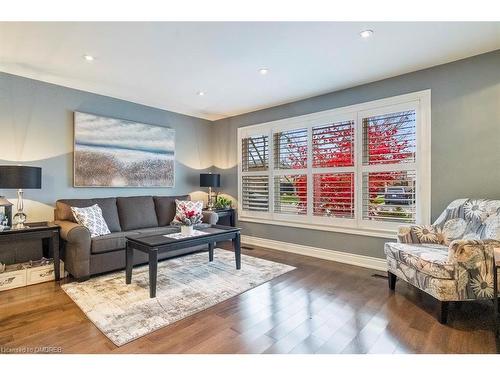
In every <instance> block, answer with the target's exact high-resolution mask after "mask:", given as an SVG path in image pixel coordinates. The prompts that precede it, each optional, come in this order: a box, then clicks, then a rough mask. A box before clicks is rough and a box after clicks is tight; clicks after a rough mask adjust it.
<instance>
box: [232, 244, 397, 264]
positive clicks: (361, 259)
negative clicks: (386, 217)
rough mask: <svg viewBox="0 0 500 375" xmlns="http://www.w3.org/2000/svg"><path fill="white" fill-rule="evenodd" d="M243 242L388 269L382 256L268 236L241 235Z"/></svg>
mask: <svg viewBox="0 0 500 375" xmlns="http://www.w3.org/2000/svg"><path fill="white" fill-rule="evenodd" d="M241 242H242V243H244V244H247V245H252V246H261V247H267V248H269V249H274V250H281V251H287V252H289V253H294V254H300V255H306V256H311V257H315V258H321V259H326V260H332V261H334V262H339V263H346V264H351V265H353V266H359V267H365V268H371V269H374V270H378V271H387V263H386V260H385V259H381V258H375V257H369V256H365V255H356V254H350V253H345V252H342V251H335V250H327V249H322V248H319V247H312V246H305V245H297V244H294V243H290V242H282V241H275V240H268V239H266V238H260V237H253V236H246V235H241Z"/></svg>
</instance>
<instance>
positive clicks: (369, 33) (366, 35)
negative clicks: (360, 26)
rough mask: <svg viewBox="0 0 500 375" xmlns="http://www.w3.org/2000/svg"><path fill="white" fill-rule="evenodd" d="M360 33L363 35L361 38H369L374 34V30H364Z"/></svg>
mask: <svg viewBox="0 0 500 375" xmlns="http://www.w3.org/2000/svg"><path fill="white" fill-rule="evenodd" d="M359 35H361V38H364V39H366V38H369V37H371V36H372V35H373V30H363V31H361V32H360V33H359Z"/></svg>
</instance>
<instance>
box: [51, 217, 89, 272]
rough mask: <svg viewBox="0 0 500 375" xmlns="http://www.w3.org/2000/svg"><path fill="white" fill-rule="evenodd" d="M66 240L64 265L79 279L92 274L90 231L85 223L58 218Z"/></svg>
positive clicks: (62, 235)
mask: <svg viewBox="0 0 500 375" xmlns="http://www.w3.org/2000/svg"><path fill="white" fill-rule="evenodd" d="M55 223H56V224H57V225H59V226H60V227H61V229H60V235H61V238H62V239H63V240H64V265H65V267H66V268H67V270H68V272H69V273H70V274H72V275H73V276H74V277H76V278H77V279H85V278H88V277H89V276H90V244H91V238H90V231H89V230H88V229H87V228H85V227H84V226H83V225H80V224H77V223H73V222H72V221H67V220H56V221H55Z"/></svg>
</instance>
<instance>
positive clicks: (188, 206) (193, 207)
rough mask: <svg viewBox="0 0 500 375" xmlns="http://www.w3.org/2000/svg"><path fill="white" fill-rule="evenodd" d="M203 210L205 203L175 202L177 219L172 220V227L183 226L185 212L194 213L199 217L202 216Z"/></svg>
mask: <svg viewBox="0 0 500 375" xmlns="http://www.w3.org/2000/svg"><path fill="white" fill-rule="evenodd" d="M202 210H203V201H180V200H178V199H176V200H175V217H174V220H172V223H171V224H172V225H180V224H182V222H181V220H182V219H183V217H184V212H186V211H194V212H195V213H196V214H197V215H201V211H202Z"/></svg>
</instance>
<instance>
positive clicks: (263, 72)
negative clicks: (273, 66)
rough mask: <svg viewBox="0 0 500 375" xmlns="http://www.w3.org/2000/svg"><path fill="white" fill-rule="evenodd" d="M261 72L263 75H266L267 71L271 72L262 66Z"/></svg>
mask: <svg viewBox="0 0 500 375" xmlns="http://www.w3.org/2000/svg"><path fill="white" fill-rule="evenodd" d="M259 73H260V74H261V75H263V76H265V75H266V74H267V73H269V69H267V68H260V69H259Z"/></svg>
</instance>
